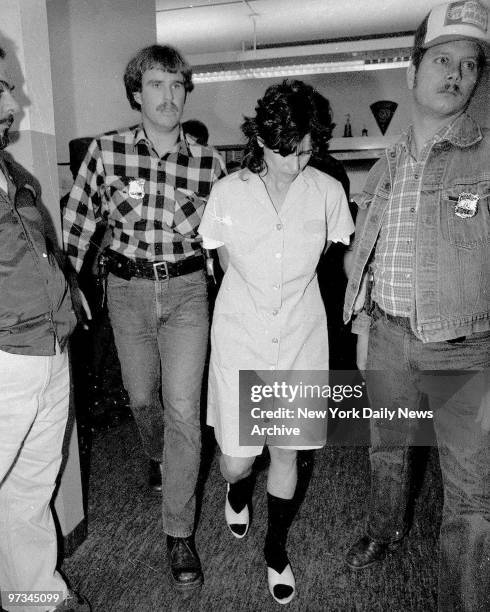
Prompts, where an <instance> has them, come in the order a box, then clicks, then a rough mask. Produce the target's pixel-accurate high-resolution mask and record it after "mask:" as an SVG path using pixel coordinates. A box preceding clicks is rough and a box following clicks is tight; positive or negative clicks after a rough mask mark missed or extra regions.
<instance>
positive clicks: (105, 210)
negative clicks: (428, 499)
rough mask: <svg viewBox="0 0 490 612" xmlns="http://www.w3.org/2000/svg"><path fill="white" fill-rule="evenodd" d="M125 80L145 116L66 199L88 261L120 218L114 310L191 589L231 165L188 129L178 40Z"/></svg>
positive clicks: (133, 65) (91, 158) (196, 568)
mask: <svg viewBox="0 0 490 612" xmlns="http://www.w3.org/2000/svg"><path fill="white" fill-rule="evenodd" d="M124 84H125V87H126V93H127V96H128V100H129V103H130V105H131V107H132V108H134V109H137V110H139V111H140V112H141V118H142V122H141V124H140V125H139V126H138V127H136V128H134V129H129V130H126V131H121V132H118V133H116V134H112V135H105V136H101V137H100V138H96V139H95V140H94V141H93V142H92V143H91V145H90V147H89V149H88V152H87V155H86V157H85V160H84V161H83V163H82V165H81V167H80V170H79V174H78V176H77V178H76V180H75V183H74V185H73V188H72V190H71V193H70V198H69V200H68V203H67V206H66V209H65V211H64V238H65V245H66V249H67V253H68V255H69V257H70V259H71V261H72V263H73V265H74V267H75V268H76V270H77V271H79V270H80V268H81V266H82V263H83V258H84V255H85V253H86V251H87V249H88V246H89V243H90V239H91V237H92V235H93V234H94V232H95V229H96V226H97V224H98V223H99V222H101V221H103V220H104V219H105V220H106V222H107V223H108V226H109V228H110V230H111V234H112V240H111V243H110V248H109V249H108V251H107V254H108V264H107V268H108V271H109V276H108V286H107V303H108V309H109V315H110V319H111V324H112V327H113V330H114V337H115V342H116V347H117V351H118V355H119V360H120V362H121V370H122V376H123V381H124V385H125V387H126V389H127V391H128V394H129V398H130V405H131V410H132V412H133V415H134V418H135V421H136V423H137V425H138V428H139V432H140V435H141V439H142V442H143V446H144V449H145V452H146V454H147V455H148V457H149V459H150V466H151V467H150V477H151V484H153V486H154V488H155V487H156V488H158V485H159V484H160V489H161V488H163V502H162V504H163V510H162V514H163V528H164V531H165V533H166V534H167V545H168V556H169V562H170V567H171V573H172V576H173V580H174V584H175V586H176V587H177V588H178V589H183V590H187V589H192V588H194V587H198V586H200V585H201V584H202V581H203V577H202V571H201V566H200V561H199V557H198V555H197V552H196V549H195V545H194V538H193V528H194V527H193V526H194V518H195V487H196V482H197V475H198V470H199V458H200V444H201V442H200V420H199V400H200V393H201V382H202V374H203V368H204V361H205V356H206V351H207V342H208V302H207V283H206V275H205V260H204V257H203V253H202V249H201V241H200V238H199V236H198V234H197V227H198V226H199V223H200V220H201V216H202V213H203V210H204V206H205V203H206V199H207V197H208V195H209V192H210V190H211V186H212V185H213V183H214V182H215V181H216V180H218V179H219V178H220V177H221V176H222V175H223V174H224V165H223V162H222V160H221V158H220V156H219V155H218V154H217V153H216V152H215V151H214V150H213V149H211V148H207V147H203V146H200V145H197V144H192V145H191V144H189V143H188V142H187V141H186V139H185V136H184V134H183V133H182V131H181V127H180V119H181V117H182V112H183V109H184V104H185V101H186V96H187V94H188V93H189V92H190V91H192V89H193V84H192V71H191V69H190V67H189V65H188V64H187V63H186V61H185V60H184V58H183V57H182V56H181V55H180V53H179V52H178V51H177V50H176V49H174V48H172V47H169V46H160V45H153V46H150V47H147V48H145V49H142V50H141V51H140V52H139V53H138V54H137V55H136V56H135V57H134V58H133V59H132V60H131V61H130V62H129V63H128V65H127V67H126V71H125V74H124ZM160 392H161V397H162V399H163V406H164V407H165V409H163V407H162V403H161V401H160ZM164 423H165V427H164ZM162 452H163V462H162ZM160 466H161V470H162V481H161V483H158V482H157V480H158V479H157V478H155V471H156V472H157V475H158V474H159V472H160ZM155 468H156V469H155Z"/></svg>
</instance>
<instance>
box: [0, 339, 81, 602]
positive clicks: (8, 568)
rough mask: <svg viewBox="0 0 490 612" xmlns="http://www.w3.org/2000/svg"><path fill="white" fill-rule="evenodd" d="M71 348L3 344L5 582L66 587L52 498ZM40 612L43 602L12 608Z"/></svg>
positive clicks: (0, 407)
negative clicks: (33, 351) (21, 350)
mask: <svg viewBox="0 0 490 612" xmlns="http://www.w3.org/2000/svg"><path fill="white" fill-rule="evenodd" d="M69 393H70V380H69V370H68V355H67V352H66V351H65V352H64V353H59V349H57V354H56V355H54V356H52V357H37V356H28V355H14V354H11V353H6V352H4V351H0V588H1V590H2V591H19V590H22V591H61V592H62V597H63V598H64V597H66V593H67V587H66V584H65V581H64V580H63V578H62V577H61V576H60V574H59V573H58V572H57V571H56V569H55V568H56V560H57V542H56V531H55V526H54V521H53V516H52V514H51V509H50V502H51V497H52V495H53V490H54V487H55V482H56V478H57V476H58V472H59V469H60V463H61V448H62V443H63V436H64V433H65V427H66V421H67V416H68V402H69ZM2 606H3V607H4V608H5V609H7V610H13V611H15V612H30V611H31V610H32V611H34V610H35V611H37V612H39V611H40V610H42V609H49V608H53V607H54V606H53V605H47V606H46V607H45V608H44V607H41V608H40V607H39V606H38V607H35V608H34V607H31V606H25V607H24V606H20V607H18V606H15V607H13V608H10V607H9V604H8V601H6V598H5V597H3V601H2Z"/></svg>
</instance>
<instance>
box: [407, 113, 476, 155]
mask: <svg viewBox="0 0 490 612" xmlns="http://www.w3.org/2000/svg"><path fill="white" fill-rule="evenodd" d="M412 134H413V126H411V125H410V126H409V127H408V129H407V130H405V131H404V132H403V133H402V136H401V138H400V140H399V141H398V143H397V144H396V145H395V149H396V152H397V153H400V152H401V150H402V149H405V150H406V151H410V142H411V139H412ZM482 138H483V135H482V131H481V128H480V126H479V125H478V123H477V122H476V121H475V120H474V119H473V118H472V117H471V116H470V115H468V113H461V114H460V115H458V116H457V117H456V118H455V119H453V120H452V121H451V122H450V123H449V124H448V125H444V126H443V127H442V128H441V129H440V130H438V131H437V132H436V133H435V134H434V136H433V137H432V138H431V140H430V141H429V142H427V143H426V146H427V145H429V144H430V145H431V146H432V145H434V144H437V143H442V142H448V143H450V144H452V145H453V146H455V147H459V148H465V147H470V146H473V145H474V144H476V143H477V142H479V141H480V140H481V139H482Z"/></svg>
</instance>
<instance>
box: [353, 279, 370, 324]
mask: <svg viewBox="0 0 490 612" xmlns="http://www.w3.org/2000/svg"><path fill="white" fill-rule="evenodd" d="M367 284H368V274H367V272H364V274H363V277H362V281H361V287H360V289H359V293H358V294H357V297H356V301H355V302H354V307H353V312H354V314H359V313H360V312H361V310H362V309H363V308H364V305H365V303H366V292H367Z"/></svg>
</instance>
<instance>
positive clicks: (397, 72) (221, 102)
mask: <svg viewBox="0 0 490 612" xmlns="http://www.w3.org/2000/svg"><path fill="white" fill-rule="evenodd" d="M488 72H489V71H488V70H487V71H486V74H485V77H484V79H483V81H482V83H481V84H480V87H479V90H478V92H477V95H476V97H475V99H474V100H473V102H472V104H471V107H470V110H471V112H472V114H473V115H474V116H475V118H476V119H478V120H479V121H480V122H481V123H482V124H483V125H486V126H489V127H490V104H489V96H488V92H489V76H488ZM405 73H406V70H405V69H403V68H395V69H390V70H378V71H372V72H350V73H340V74H326V75H311V76H306V77H302V80H304V81H305V82H307V83H309V84H311V85H313V86H314V87H316V88H317V89H318V91H319V92H320V93H321V94H323V95H324V96H326V97H327V98H328V99H329V100H330V104H331V106H332V110H333V115H334V122H335V123H336V124H337V126H336V128H335V130H334V133H333V135H334V137H342V136H343V127H344V123H345V115H346V114H347V113H349V114H350V116H351V124H352V133H353V136H360V135H361V130H362V128H363V126H366V128H367V129H368V133H369V136H380V135H381V131H380V129H379V127H378V125H377V123H376V121H375V119H374V116H373V114H372V112H371V109H370V108H369V107H370V105H371V104H372V103H373V102H376V101H377V100H391V101H393V102H396V103H397V104H398V108H397V109H396V112H395V115H394V116H393V119H392V121H391V123H390V125H389V127H388V130H387V132H386V135H387V136H389V135H397V134H400V133H401V132H402V130H403V129H405V127H406V126H407V124H408V123H409V122H410V99H411V98H410V93H409V91H408V90H407V85H406V80H405ZM292 78H293V77H292ZM281 80H282V79H280V78H276V79H250V80H247V81H230V82H225V83H209V84H208V83H206V84H199V85H196V87H195V89H194V91H193V92H192V93H191V94H190V97H189V99H188V101H187V103H186V107H185V118H187V119H190V118H196V119H200V120H201V121H204V123H205V124H206V125H207V126H208V129H209V133H210V143H211V144H217V145H221V144H238V143H240V142H242V134H241V132H240V128H239V126H240V123H241V121H242V120H243V116H244V115H250V114H253V113H254V108H255V104H256V101H257V99H258V98H260V97H261V96H262V95H263V94H264V92H265V90H266V88H267V87H268V86H269V85H271V84H273V83H278V82H280V81H281ZM345 166H346V170H347V172H348V174H349V178H350V180H351V193H352V194H353V196H354V198H355V196H356V194H357V193H359V192H360V191H361V190H362V187H363V184H364V182H365V180H366V176H367V171H368V169H369V167H370V164H369V163H364V164H362V163H357V162H356V163H346V164H345Z"/></svg>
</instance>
